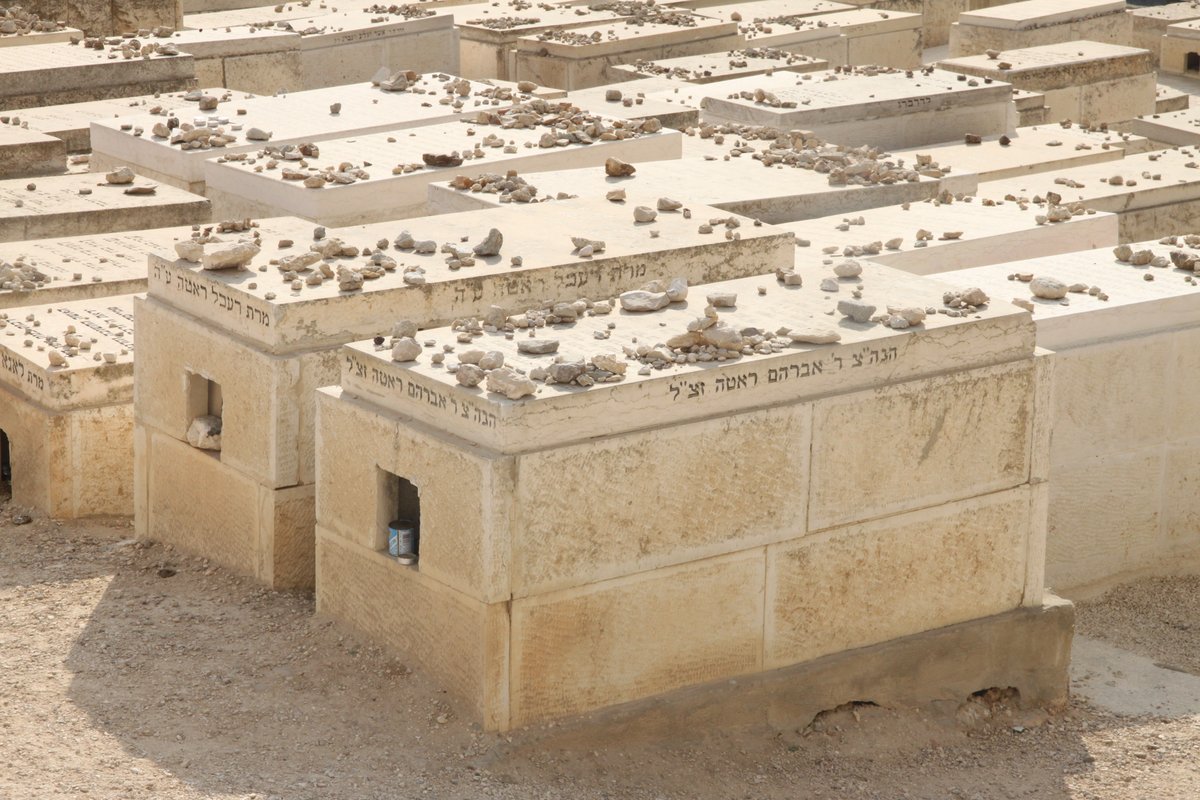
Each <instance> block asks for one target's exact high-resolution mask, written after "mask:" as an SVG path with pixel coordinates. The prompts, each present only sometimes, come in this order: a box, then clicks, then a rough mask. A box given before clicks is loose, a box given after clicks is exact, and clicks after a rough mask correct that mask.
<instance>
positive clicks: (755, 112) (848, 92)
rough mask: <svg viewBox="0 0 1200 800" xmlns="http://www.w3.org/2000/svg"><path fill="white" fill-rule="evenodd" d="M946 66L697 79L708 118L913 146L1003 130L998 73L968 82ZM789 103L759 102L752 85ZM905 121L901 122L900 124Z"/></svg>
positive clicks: (1005, 95) (1006, 113)
mask: <svg viewBox="0 0 1200 800" xmlns="http://www.w3.org/2000/svg"><path fill="white" fill-rule="evenodd" d="M968 83H969V82H968V81H959V80H956V77H955V76H954V75H952V74H950V73H947V72H944V71H941V70H935V71H934V72H933V73H931V74H928V75H927V74H923V73H914V74H913V76H912V77H907V76H906V75H905V73H903V72H884V73H879V74H873V75H870V74H864V73H862V72H861V71H859V72H855V73H853V74H851V75H835V74H833V73H821V72H814V73H805V74H802V75H794V74H789V73H782V72H780V73H775V74H774V75H763V76H758V77H754V78H743V79H739V80H734V81H722V82H721V83H718V84H712V85H709V86H706V87H702V88H703V90H704V91H706V92H707V93H708V97H707V98H706V99H705V101H704V103H703V113H704V116H705V119H707V120H709V121H713V122H734V123H741V124H749V125H770V126H772V127H775V128H779V129H782V130H791V129H797V128H798V129H803V130H811V131H813V132H814V133H816V134H817V135H818V136H820V137H821V138H823V139H825V140H827V141H831V142H837V143H839V144H845V145H850V146H857V145H860V144H871V145H876V146H881V147H905V146H916V145H921V144H925V143H928V142H934V141H945V140H946V139H947V138H948V137H951V136H954V135H955V134H957V135H963V134H964V133H976V134H979V135H989V134H1001V133H1005V132H1007V131H1008V130H1009V129H1010V127H1011V125H1010V109H1011V103H1010V96H1011V87H1010V86H1009V85H1008V84H1006V83H1002V82H1000V81H995V82H993V83H990V84H982V83H981V84H980V85H977V86H969V85H968ZM759 89H761V90H763V91H765V92H769V93H771V94H773V95H774V96H775V97H777V98H778V99H779V101H780V102H781V103H786V104H789V105H791V107H786V108H785V107H778V108H776V107H773V106H772V105H770V104H768V103H766V102H757V101H756V100H754V99H753V97H749V98H745V97H743V96H742V93H747V94H750V95H753V93H754V92H755V91H756V90H759ZM901 122H903V124H901Z"/></svg>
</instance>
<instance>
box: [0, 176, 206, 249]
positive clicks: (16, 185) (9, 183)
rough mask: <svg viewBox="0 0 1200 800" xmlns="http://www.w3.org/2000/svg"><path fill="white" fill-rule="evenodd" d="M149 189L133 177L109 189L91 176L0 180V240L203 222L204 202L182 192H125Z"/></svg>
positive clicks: (165, 189) (101, 178)
mask: <svg viewBox="0 0 1200 800" xmlns="http://www.w3.org/2000/svg"><path fill="white" fill-rule="evenodd" d="M31 185H32V186H34V187H35V188H34V189H33V190H30V189H29V187H30V186H31ZM151 185H153V184H152V183H150V182H149V181H146V180H144V179H140V178H139V179H138V180H136V181H135V182H134V183H133V184H130V185H128V186H114V185H110V184H107V183H105V179H104V176H103V175H96V174H93V173H76V174H68V175H51V176H47V177H42V178H38V179H37V180H36V181H30V180H29V179H27V178H9V179H8V180H0V242H19V241H22V240H24V239H46V238H50V237H53V236H70V235H81V234H88V233H109V232H112V231H131V230H138V229H141V228H145V227H147V226H153V227H166V226H168V225H191V224H194V223H200V222H207V221H208V219H209V216H210V213H211V207H210V204H209V201H208V200H207V199H205V198H203V197H200V196H198V195H194V194H191V193H190V192H185V191H183V190H182V189H176V188H175V187H173V186H163V185H158V186H157V188H156V189H155V192H154V194H149V195H144V194H134V195H131V194H127V190H129V189H130V188H131V187H145V186H151Z"/></svg>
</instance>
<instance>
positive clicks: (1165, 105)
mask: <svg viewBox="0 0 1200 800" xmlns="http://www.w3.org/2000/svg"><path fill="white" fill-rule="evenodd" d="M1191 104H1192V96H1191V95H1190V94H1188V93H1187V92H1184V91H1180V90H1179V89H1176V88H1173V87H1171V86H1164V85H1163V84H1161V83H1160V84H1159V85H1158V88H1157V89H1156V90H1155V92H1154V113H1155V114H1169V113H1170V112H1172V111H1185V110H1187V109H1188V108H1189V107H1190V106H1191Z"/></svg>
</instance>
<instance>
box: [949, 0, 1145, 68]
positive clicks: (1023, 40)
mask: <svg viewBox="0 0 1200 800" xmlns="http://www.w3.org/2000/svg"><path fill="white" fill-rule="evenodd" d="M1132 35H1133V19H1132V18H1131V17H1130V16H1129V15H1127V14H1126V13H1125V0H1023V1H1022V2H1019V3H1004V4H1002V5H998V6H993V7H991V8H985V9H980V10H978V11H968V12H966V13H964V14H960V15H959V17H958V22H956V23H954V24H953V25H951V26H950V55H951V56H973V55H978V54H980V53H983V52H985V51H987V50H1017V49H1020V48H1024V47H1038V46H1040V45H1045V44H1059V43H1061V42H1073V41H1077V40H1080V39H1087V40H1088V41H1092V42H1109V43H1110V44H1123V45H1127V44H1129V41H1130V38H1131V37H1132Z"/></svg>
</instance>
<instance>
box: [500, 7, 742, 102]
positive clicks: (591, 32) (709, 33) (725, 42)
mask: <svg viewBox="0 0 1200 800" xmlns="http://www.w3.org/2000/svg"><path fill="white" fill-rule="evenodd" d="M744 43H745V41H744V39H743V38H742V36H741V35H740V34H739V33H738V32H737V23H734V22H722V21H720V20H717V19H713V18H711V17H705V16H700V15H695V14H692V13H690V12H688V11H685V10H683V9H671V8H661V9H658V8H655V9H651V10H650V11H648V12H646V13H645V14H642V15H638V16H634V17H629V18H627V19H622V20H618V21H614V22H612V23H609V24H603V25H590V26H586V27H582V28H572V29H570V30H560V31H547V32H544V33H541V34H538V35H534V36H523V37H521V38H520V39H518V40H517V45H516V53H515V56H514V58H515V61H514V67H515V73H514V74H513V75H512V78H513V80H528V81H533V82H535V83H540V84H542V85H543V86H557V87H559V88H562V89H566V90H568V91H573V90H575V89H587V88H590V87H592V86H602V85H604V84H606V83H610V82H611V81H612V79H611V78H610V77H609V76H608V67H610V66H613V65H615V64H629V63H633V62H635V61H637V60H638V59H643V60H655V59H663V58H678V57H680V56H692V55H700V54H703V53H714V52H717V51H720V50H731V49H735V48H738V47H741V46H742V45H743V44H744Z"/></svg>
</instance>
